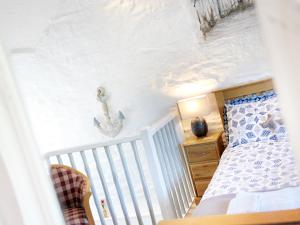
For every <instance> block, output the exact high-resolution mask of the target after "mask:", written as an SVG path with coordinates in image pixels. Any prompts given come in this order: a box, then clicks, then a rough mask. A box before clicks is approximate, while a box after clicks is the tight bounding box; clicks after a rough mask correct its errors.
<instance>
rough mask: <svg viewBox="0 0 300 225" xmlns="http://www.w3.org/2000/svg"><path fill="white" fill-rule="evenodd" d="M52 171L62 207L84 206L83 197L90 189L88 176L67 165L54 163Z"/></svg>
mask: <svg viewBox="0 0 300 225" xmlns="http://www.w3.org/2000/svg"><path fill="white" fill-rule="evenodd" d="M50 172H51V178H52V181H53V184H54V188H55V191H56V194H57V197H58V200H59V202H60V205H61V207H62V209H66V208H82V207H83V205H82V202H83V197H84V195H85V193H86V192H87V191H89V181H88V178H87V177H86V176H85V175H84V174H82V173H80V172H79V171H77V170H75V169H73V168H71V167H68V166H65V165H52V166H51V170H50Z"/></svg>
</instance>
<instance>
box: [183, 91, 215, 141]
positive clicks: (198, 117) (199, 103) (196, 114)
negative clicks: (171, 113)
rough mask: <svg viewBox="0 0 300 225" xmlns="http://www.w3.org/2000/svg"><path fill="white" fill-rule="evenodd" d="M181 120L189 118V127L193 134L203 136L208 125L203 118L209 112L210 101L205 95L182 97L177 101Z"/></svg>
mask: <svg viewBox="0 0 300 225" xmlns="http://www.w3.org/2000/svg"><path fill="white" fill-rule="evenodd" d="M177 106H178V110H179V113H180V116H181V119H182V120H187V119H192V120H191V129H192V132H193V134H194V135H195V136H197V137H204V136H206V134H207V131H208V127H207V123H206V121H205V119H204V116H207V115H208V114H209V113H210V112H211V106H210V102H209V100H208V96H207V95H202V96H197V97H193V98H188V99H183V100H180V101H178V102H177Z"/></svg>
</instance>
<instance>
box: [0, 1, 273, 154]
mask: <svg viewBox="0 0 300 225" xmlns="http://www.w3.org/2000/svg"><path fill="white" fill-rule="evenodd" d="M190 4H191V3H190V1H189V0H184V1H182V0H152V1H148V0H138V1H135V0H123V1H117V0H77V1H74V0H56V1H50V0H48V1H47V4H46V3H45V4H44V3H40V2H39V1H38V0H30V2H26V4H25V3H22V1H19V0H11V1H9V2H7V1H5V2H4V0H2V2H1V10H0V14H1V15H0V25H1V27H0V37H1V38H2V40H3V42H4V44H5V46H6V48H7V49H8V50H9V51H10V52H11V63H12V65H13V68H14V71H15V74H16V78H17V81H18V84H19V87H20V90H21V93H22V95H23V97H24V100H25V103H26V106H27V111H28V114H29V116H30V118H31V122H32V125H33V130H34V132H35V135H36V138H37V141H38V143H39V145H40V147H41V149H42V151H50V150H54V149H60V148H65V147H71V146H76V145H82V144H88V143H93V142H99V141H104V140H106V139H107V138H106V137H104V136H102V135H101V134H100V133H99V132H98V130H97V129H96V128H95V127H94V126H93V122H92V118H93V116H94V115H97V113H98V110H99V108H100V107H99V103H97V101H96V98H95V91H96V88H97V87H98V86H100V85H102V86H105V87H106V88H107V91H108V93H109V94H110V95H111V98H110V100H111V101H110V103H111V107H112V108H113V109H114V110H119V109H120V110H122V111H123V112H124V114H125V116H126V118H127V119H126V122H125V127H124V130H123V131H122V133H121V134H120V136H129V135H131V134H133V133H135V132H137V131H138V130H139V129H140V128H142V127H144V126H146V125H149V124H151V123H152V122H154V121H155V120H157V119H159V118H160V117H161V116H163V115H165V114H166V113H167V112H168V111H169V109H170V108H171V107H174V106H175V102H176V101H177V100H178V99H180V98H185V97H190V96H193V95H197V94H201V93H204V92H207V91H209V90H211V89H215V88H218V87H227V86H230V85H233V84H237V83H243V82H247V81H252V80H257V79H262V78H265V77H268V76H269V75H270V73H269V67H268V64H267V63H266V60H265V55H264V48H263V46H262V42H261V37H260V32H259V27H258V22H257V19H256V15H255V11H254V10H247V11H245V12H244V13H239V14H235V15H233V16H231V17H230V18H227V19H224V20H223V21H222V22H219V24H218V25H217V26H216V27H215V28H214V30H213V31H212V32H211V33H209V34H208V36H207V38H206V40H204V39H203V38H202V37H201V36H200V33H199V32H198V27H197V24H196V20H195V18H194V17H193V16H194V15H193V11H192V8H191V5H190Z"/></svg>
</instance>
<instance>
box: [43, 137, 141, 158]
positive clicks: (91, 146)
mask: <svg viewBox="0 0 300 225" xmlns="http://www.w3.org/2000/svg"><path fill="white" fill-rule="evenodd" d="M138 139H140V135H135V136H132V137H124V138H119V139H114V140H110V141H106V142H98V143H94V144H87V145H81V146H76V147H71V148H64V149H61V150H55V151H51V152H47V153H46V154H44V157H45V158H48V157H51V156H55V155H59V154H68V153H73V152H81V151H84V150H87V149H94V148H102V147H105V146H111V145H117V144H120V143H127V142H131V141H135V140H138Z"/></svg>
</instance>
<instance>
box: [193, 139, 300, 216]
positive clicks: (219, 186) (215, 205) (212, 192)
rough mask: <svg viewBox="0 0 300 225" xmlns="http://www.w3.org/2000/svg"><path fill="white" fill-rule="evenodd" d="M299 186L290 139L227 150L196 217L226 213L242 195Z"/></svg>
mask: <svg viewBox="0 0 300 225" xmlns="http://www.w3.org/2000/svg"><path fill="white" fill-rule="evenodd" d="M299 185H300V179H299V176H298V172H297V168H296V163H295V158H294V156H293V154H292V151H291V149H290V146H289V143H288V140H287V139H286V138H283V139H281V140H278V141H260V142H250V143H246V144H241V145H238V146H236V147H227V148H226V150H225V151H224V153H223V155H222V157H221V160H220V164H219V166H218V168H217V170H216V172H215V174H214V176H213V178H212V180H211V182H210V184H209V186H208V188H207V190H206V192H205V193H204V196H203V197H202V199H201V202H200V204H199V205H198V206H197V207H196V209H195V211H194V213H193V214H194V215H195V216H200V215H201V216H202V215H217V214H225V213H226V211H227V208H228V204H229V203H230V201H231V200H232V199H233V198H234V197H235V196H236V194H238V193H239V192H268V191H274V190H280V189H283V188H287V187H297V186H299Z"/></svg>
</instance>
